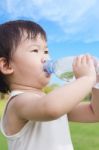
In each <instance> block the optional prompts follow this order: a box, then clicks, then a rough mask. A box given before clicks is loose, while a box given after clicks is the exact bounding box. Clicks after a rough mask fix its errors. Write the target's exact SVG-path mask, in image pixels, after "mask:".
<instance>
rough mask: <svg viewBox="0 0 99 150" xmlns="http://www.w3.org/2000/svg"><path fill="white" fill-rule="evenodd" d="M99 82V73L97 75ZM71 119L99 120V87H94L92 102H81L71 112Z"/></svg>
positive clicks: (80, 120) (81, 120) (69, 115)
mask: <svg viewBox="0 0 99 150" xmlns="http://www.w3.org/2000/svg"><path fill="white" fill-rule="evenodd" d="M97 82H99V75H98V76H97ZM68 118H69V120H70V121H77V122H97V121H98V122H99V89H97V88H93V89H92V98H91V101H90V102H80V103H79V104H78V105H77V106H76V107H75V108H74V109H73V110H72V111H71V112H70V113H69V114H68Z"/></svg>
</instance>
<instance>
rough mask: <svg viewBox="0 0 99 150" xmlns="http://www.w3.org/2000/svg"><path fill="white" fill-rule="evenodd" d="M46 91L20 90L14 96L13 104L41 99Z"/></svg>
mask: <svg viewBox="0 0 99 150" xmlns="http://www.w3.org/2000/svg"><path fill="white" fill-rule="evenodd" d="M44 95H45V94H44V93H42V94H41V93H35V92H29V91H25V92H20V93H18V94H16V95H15V96H12V99H13V105H22V104H25V103H30V102H33V101H34V100H37V99H38V100H39V99H40V98H41V97H42V96H44Z"/></svg>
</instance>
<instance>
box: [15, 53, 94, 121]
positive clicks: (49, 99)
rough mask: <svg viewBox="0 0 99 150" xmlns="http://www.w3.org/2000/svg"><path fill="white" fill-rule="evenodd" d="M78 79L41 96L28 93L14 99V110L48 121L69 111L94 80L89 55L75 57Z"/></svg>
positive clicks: (74, 66) (24, 115)
mask: <svg viewBox="0 0 99 150" xmlns="http://www.w3.org/2000/svg"><path fill="white" fill-rule="evenodd" d="M73 68H74V71H75V75H76V76H77V77H79V79H77V80H75V81H74V82H73V83H71V84H69V85H65V86H63V87H60V88H58V89H56V90H54V91H52V92H50V93H49V94H48V95H45V96H43V97H41V98H37V97H34V96H33V95H29V94H28V93H25V94H22V95H20V96H19V98H20V99H19V98H18V97H16V98H17V100H15V102H16V104H15V105H14V110H16V113H17V115H18V116H19V117H20V118H22V119H26V120H40V121H48V120H53V119H56V118H58V117H60V116H62V115H64V114H66V113H69V112H70V111H71V110H72V109H73V107H74V106H76V105H77V104H78V103H79V102H80V101H81V100H82V99H83V98H84V97H85V96H86V95H87V94H88V93H89V92H90V91H91V90H92V87H93V85H94V83H95V81H96V73H95V68H94V65H93V61H92V60H91V57H89V56H83V57H81V58H77V59H76V60H75V62H74V64H73Z"/></svg>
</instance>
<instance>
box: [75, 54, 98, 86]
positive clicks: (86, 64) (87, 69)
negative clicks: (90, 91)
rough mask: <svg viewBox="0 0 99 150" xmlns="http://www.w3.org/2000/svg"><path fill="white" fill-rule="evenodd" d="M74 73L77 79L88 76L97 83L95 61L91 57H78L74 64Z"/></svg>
mask: <svg viewBox="0 0 99 150" xmlns="http://www.w3.org/2000/svg"><path fill="white" fill-rule="evenodd" d="M73 71H74V74H75V77H76V78H80V77H83V76H88V77H91V78H93V80H94V83H95V82H96V71H95V66H94V62H93V59H92V57H91V56H90V55H84V56H78V57H76V58H75V60H74V62H73Z"/></svg>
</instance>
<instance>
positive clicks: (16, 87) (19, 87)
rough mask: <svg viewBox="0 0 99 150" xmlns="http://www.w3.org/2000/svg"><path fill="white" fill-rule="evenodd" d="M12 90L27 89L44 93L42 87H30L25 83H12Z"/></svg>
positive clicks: (27, 90)
mask: <svg viewBox="0 0 99 150" xmlns="http://www.w3.org/2000/svg"><path fill="white" fill-rule="evenodd" d="M11 91H26V92H34V93H37V94H40V95H41V94H44V93H43V92H42V89H40V88H35V87H30V86H24V85H17V86H16V85H14V84H13V85H12V86H11Z"/></svg>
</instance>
